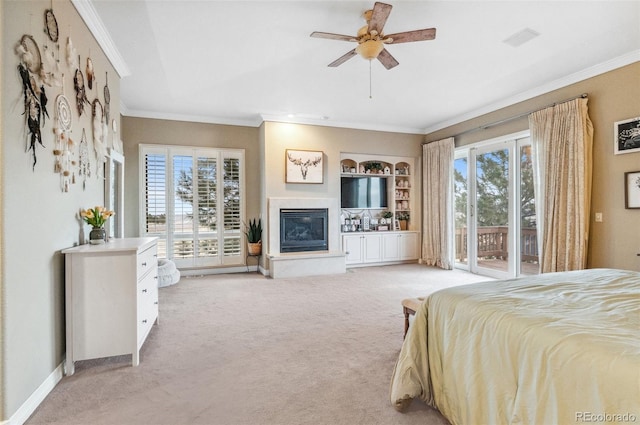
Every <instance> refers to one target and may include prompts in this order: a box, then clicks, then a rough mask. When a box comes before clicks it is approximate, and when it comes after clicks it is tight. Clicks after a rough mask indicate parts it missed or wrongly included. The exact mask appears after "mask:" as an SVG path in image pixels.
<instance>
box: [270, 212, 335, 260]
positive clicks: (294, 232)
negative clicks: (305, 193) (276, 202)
mask: <svg viewBox="0 0 640 425" xmlns="http://www.w3.org/2000/svg"><path fill="white" fill-rule="evenodd" d="M328 249H329V243H328V210H327V209H326V208H317V209H316V208H296V209H284V208H283V209H280V252H306V251H326V250H328Z"/></svg>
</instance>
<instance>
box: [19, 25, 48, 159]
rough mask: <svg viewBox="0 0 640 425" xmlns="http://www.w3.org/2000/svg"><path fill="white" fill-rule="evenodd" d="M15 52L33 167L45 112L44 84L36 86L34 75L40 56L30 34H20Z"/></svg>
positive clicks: (38, 71) (40, 67)
mask: <svg viewBox="0 0 640 425" xmlns="http://www.w3.org/2000/svg"><path fill="white" fill-rule="evenodd" d="M15 52H16V54H17V55H18V57H19V59H20V64H18V73H19V75H20V80H21V82H22V96H23V102H24V112H23V115H24V116H25V125H26V129H27V132H28V135H27V143H26V145H27V147H26V150H27V152H28V151H31V155H32V157H33V163H32V168H33V169H35V167H36V163H37V162H38V160H37V156H36V147H37V145H38V144H39V145H41V146H42V147H44V143H43V142H42V133H41V131H40V127H41V126H42V125H43V124H44V120H45V116H46V117H48V116H49V113H48V112H47V95H46V93H45V89H44V86H40V87H38V84H37V83H36V79H35V78H36V76H39V75H40V71H41V69H42V58H41V56H40V49H39V48H38V43H36V41H35V40H34V38H33V37H32V36H31V35H28V34H25V35H23V36H22V38H21V39H20V41H19V42H18V44H17V45H16V48H15Z"/></svg>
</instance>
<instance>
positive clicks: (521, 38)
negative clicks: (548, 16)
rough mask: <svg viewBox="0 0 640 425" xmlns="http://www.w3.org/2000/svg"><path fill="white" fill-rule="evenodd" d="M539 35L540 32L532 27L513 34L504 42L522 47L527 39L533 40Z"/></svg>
mask: <svg viewBox="0 0 640 425" xmlns="http://www.w3.org/2000/svg"><path fill="white" fill-rule="evenodd" d="M539 35H540V33H539V32H537V31H534V30H532V29H531V28H525V29H523V30H521V31H518V32H517V33H515V34H513V35H512V36H511V37H508V38H507V39H505V40H503V43H507V44H508V45H509V46H512V47H520V46H522V45H523V44H524V43H526V42H527V41H530V40H533V39H534V38H536V37H537V36H539Z"/></svg>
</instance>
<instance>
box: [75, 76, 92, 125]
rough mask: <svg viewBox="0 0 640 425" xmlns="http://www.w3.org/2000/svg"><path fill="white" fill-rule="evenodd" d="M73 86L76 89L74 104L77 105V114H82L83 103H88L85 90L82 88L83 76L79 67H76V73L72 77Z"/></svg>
mask: <svg viewBox="0 0 640 425" xmlns="http://www.w3.org/2000/svg"><path fill="white" fill-rule="evenodd" d="M73 87H74V88H75V89H76V106H77V107H78V115H80V116H82V113H83V112H84V105H85V104H87V103H89V99H87V92H86V91H85V88H84V76H83V75H82V71H80V69H76V73H75V75H74V77H73Z"/></svg>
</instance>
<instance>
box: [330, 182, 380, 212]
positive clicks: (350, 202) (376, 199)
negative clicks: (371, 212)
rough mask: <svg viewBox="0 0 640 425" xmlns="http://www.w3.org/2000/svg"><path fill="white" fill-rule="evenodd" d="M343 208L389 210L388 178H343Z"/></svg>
mask: <svg viewBox="0 0 640 425" xmlns="http://www.w3.org/2000/svg"><path fill="white" fill-rule="evenodd" d="M341 179H342V181H341V192H340V193H341V196H340V198H341V207H342V208H387V206H388V205H387V178H386V177H366V176H362V177H342V178H341Z"/></svg>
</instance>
